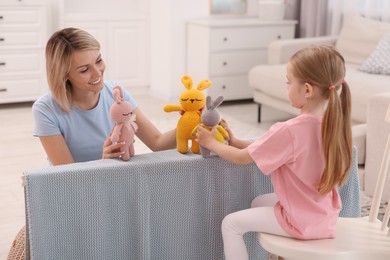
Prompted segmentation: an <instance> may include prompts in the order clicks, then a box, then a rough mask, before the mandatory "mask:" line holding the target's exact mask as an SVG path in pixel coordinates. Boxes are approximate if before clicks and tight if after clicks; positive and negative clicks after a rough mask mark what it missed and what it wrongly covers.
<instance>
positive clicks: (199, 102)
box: [164, 76, 211, 154]
mask: <svg viewBox="0 0 390 260" xmlns="http://www.w3.org/2000/svg"><path fill="white" fill-rule="evenodd" d="M181 82H182V83H183V85H184V87H185V88H186V90H185V91H184V92H183V93H182V94H181V95H180V105H174V104H168V105H166V106H164V111H165V112H173V111H180V113H181V117H180V119H179V122H178V123H177V129H176V146H177V150H178V151H179V152H180V153H183V154H184V153H187V152H188V141H189V140H191V144H192V145H191V151H192V152H193V153H200V148H199V144H198V143H197V142H196V141H195V136H193V135H191V132H192V129H194V127H195V126H197V125H198V124H199V123H200V122H201V120H200V116H201V113H202V109H203V107H204V106H205V104H206V99H205V96H204V94H203V92H201V90H204V89H206V88H209V87H210V86H211V81H210V80H202V81H201V82H200V83H199V84H198V86H197V87H196V89H193V88H192V78H191V77H190V76H183V77H182V78H181Z"/></svg>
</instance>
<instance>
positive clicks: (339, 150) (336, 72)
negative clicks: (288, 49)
mask: <svg viewBox="0 0 390 260" xmlns="http://www.w3.org/2000/svg"><path fill="white" fill-rule="evenodd" d="M290 63H291V64H292V69H293V73H294V75H295V76H296V77H297V78H298V79H299V80H300V81H301V82H302V83H309V84H311V85H312V86H313V87H316V88H318V89H319V90H320V93H321V95H322V96H323V97H324V98H326V99H327V100H328V104H327V108H326V111H325V113H324V115H323V119H322V129H321V135H322V147H323V152H324V158H325V169H324V172H323V174H322V177H321V180H320V182H319V183H318V191H319V192H320V193H321V194H326V193H328V192H329V191H331V190H332V189H333V188H334V187H335V186H336V185H338V186H341V185H342V184H344V182H345V181H346V180H347V178H348V176H349V171H350V168H351V164H352V153H353V151H352V128H351V93H350V89H349V86H348V84H347V83H346V82H345V81H344V77H345V63H344V58H343V56H342V55H341V54H340V53H339V52H338V51H337V50H336V49H335V48H334V47H332V46H310V47H307V48H304V49H301V50H300V51H298V52H297V53H295V54H294V55H293V56H292V57H291V59H290ZM340 89H341V91H340ZM338 92H340V95H339V93H338Z"/></svg>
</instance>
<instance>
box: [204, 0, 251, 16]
mask: <svg viewBox="0 0 390 260" xmlns="http://www.w3.org/2000/svg"><path fill="white" fill-rule="evenodd" d="M246 12H247V0H210V14H245V13H246Z"/></svg>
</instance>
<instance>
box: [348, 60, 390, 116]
mask: <svg viewBox="0 0 390 260" xmlns="http://www.w3.org/2000/svg"><path fill="white" fill-rule="evenodd" d="M345 65H346V75H345V80H346V81H347V83H348V84H349V86H350V88H351V95H352V118H353V120H355V121H357V122H365V121H366V114H367V105H368V99H369V97H370V96H372V95H375V94H379V93H383V92H389V91H390V84H389V82H390V76H387V75H376V74H369V73H366V72H363V71H360V70H358V68H359V65H355V64H345Z"/></svg>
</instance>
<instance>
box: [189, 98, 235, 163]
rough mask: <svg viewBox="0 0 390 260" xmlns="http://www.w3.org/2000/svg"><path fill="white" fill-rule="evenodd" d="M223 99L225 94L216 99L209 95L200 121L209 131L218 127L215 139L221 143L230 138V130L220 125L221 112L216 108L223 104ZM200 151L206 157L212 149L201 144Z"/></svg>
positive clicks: (193, 131)
mask: <svg viewBox="0 0 390 260" xmlns="http://www.w3.org/2000/svg"><path fill="white" fill-rule="evenodd" d="M223 100H224V98H223V96H218V97H217V98H216V99H215V100H214V101H213V100H212V99H211V96H207V97H206V107H204V108H203V110H202V115H201V123H200V125H201V126H203V127H204V128H206V129H207V130H209V131H211V130H212V129H213V127H216V136H215V139H217V141H219V142H221V143H224V142H226V141H228V140H229V134H228V132H227V131H226V130H225V129H224V128H223V127H222V126H221V125H219V122H220V121H221V114H220V113H219V111H218V110H217V109H216V108H217V107H218V106H219V105H221V103H222V101H223ZM197 129H198V126H196V127H195V128H194V129H193V130H192V135H196V132H197ZM200 152H201V154H202V156H203V157H204V158H206V157H210V150H208V149H207V148H205V147H203V146H201V147H200Z"/></svg>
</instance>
